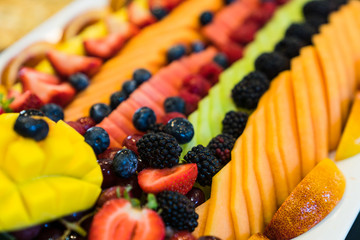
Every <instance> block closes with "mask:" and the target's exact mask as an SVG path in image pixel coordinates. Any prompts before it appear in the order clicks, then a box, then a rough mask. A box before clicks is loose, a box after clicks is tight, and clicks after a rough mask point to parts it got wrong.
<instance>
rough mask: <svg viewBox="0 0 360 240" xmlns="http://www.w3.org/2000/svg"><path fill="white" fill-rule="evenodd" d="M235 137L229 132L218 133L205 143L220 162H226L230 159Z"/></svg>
mask: <svg viewBox="0 0 360 240" xmlns="http://www.w3.org/2000/svg"><path fill="white" fill-rule="evenodd" d="M235 140H236V139H235V138H233V137H232V136H231V135H229V134H219V135H217V136H216V137H214V138H213V139H211V141H210V142H209V144H208V145H207V148H208V149H210V151H211V152H212V154H214V155H215V156H216V157H217V158H218V159H219V160H221V162H222V164H226V163H228V162H229V161H230V160H231V150H232V149H233V147H234V144H235Z"/></svg>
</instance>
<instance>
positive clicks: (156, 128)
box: [147, 123, 165, 133]
mask: <svg viewBox="0 0 360 240" xmlns="http://www.w3.org/2000/svg"><path fill="white" fill-rule="evenodd" d="M164 127H165V124H163V123H155V124H151V125H150V127H149V129H148V130H147V133H159V132H164Z"/></svg>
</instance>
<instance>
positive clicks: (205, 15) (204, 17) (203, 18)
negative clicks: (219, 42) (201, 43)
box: [200, 11, 214, 26]
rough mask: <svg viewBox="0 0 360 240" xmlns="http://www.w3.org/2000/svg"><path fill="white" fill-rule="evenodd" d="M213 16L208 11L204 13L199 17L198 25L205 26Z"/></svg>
mask: <svg viewBox="0 0 360 240" xmlns="http://www.w3.org/2000/svg"><path fill="white" fill-rule="evenodd" d="M213 17H214V14H213V13H212V12H210V11H205V12H203V13H202V14H201V15H200V23H201V25H203V26H205V25H207V24H209V23H211V22H212V20H213Z"/></svg>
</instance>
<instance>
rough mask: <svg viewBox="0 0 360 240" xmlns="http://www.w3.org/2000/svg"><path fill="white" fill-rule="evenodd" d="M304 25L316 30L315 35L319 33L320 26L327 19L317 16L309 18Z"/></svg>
mask: <svg viewBox="0 0 360 240" xmlns="http://www.w3.org/2000/svg"><path fill="white" fill-rule="evenodd" d="M306 23H307V24H309V25H310V26H312V27H313V28H314V29H315V30H316V33H319V28H320V26H321V25H323V24H325V23H327V19H324V18H322V17H318V16H310V17H308V18H306Z"/></svg>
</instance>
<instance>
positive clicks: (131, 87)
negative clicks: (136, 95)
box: [122, 80, 137, 96]
mask: <svg viewBox="0 0 360 240" xmlns="http://www.w3.org/2000/svg"><path fill="white" fill-rule="evenodd" d="M136 87H137V83H136V82H135V81H134V80H131V81H126V82H124V83H123V85H122V90H123V91H124V92H125V93H126V94H127V95H128V96H129V95H130V94H131V93H132V92H134V91H135V89H136Z"/></svg>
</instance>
